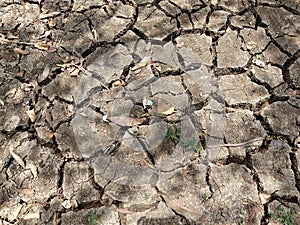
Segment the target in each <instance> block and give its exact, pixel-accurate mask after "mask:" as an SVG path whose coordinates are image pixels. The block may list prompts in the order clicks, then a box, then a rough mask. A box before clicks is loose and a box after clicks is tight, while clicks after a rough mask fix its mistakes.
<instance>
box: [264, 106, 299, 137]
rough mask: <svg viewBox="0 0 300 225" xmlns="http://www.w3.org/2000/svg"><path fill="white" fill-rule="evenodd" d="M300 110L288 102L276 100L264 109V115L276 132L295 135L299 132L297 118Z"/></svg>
mask: <svg viewBox="0 0 300 225" xmlns="http://www.w3.org/2000/svg"><path fill="white" fill-rule="evenodd" d="M299 112H300V111H299V109H297V108H295V107H292V106H291V105H289V104H288V103H286V102H274V103H272V104H271V105H269V106H267V107H266V108H264V109H263V110H262V115H263V116H264V117H265V118H266V120H267V122H268V123H269V124H270V126H271V128H272V130H273V131H274V132H276V133H279V134H282V135H288V136H290V137H295V136H297V135H298V132H299V124H297V120H296V119H297V117H298V115H299Z"/></svg>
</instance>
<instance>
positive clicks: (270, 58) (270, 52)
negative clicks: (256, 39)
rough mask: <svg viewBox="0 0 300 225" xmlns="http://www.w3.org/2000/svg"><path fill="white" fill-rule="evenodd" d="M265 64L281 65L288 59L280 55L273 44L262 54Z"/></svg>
mask: <svg viewBox="0 0 300 225" xmlns="http://www.w3.org/2000/svg"><path fill="white" fill-rule="evenodd" d="M263 56H264V57H265V58H266V61H267V62H270V63H276V64H279V65H283V64H284V63H285V62H286V60H287V59H288V57H287V55H286V54H284V53H282V52H281V51H280V50H279V49H278V48H277V47H276V46H275V45H274V44H273V43H271V44H269V45H268V47H267V49H266V50H265V51H264V52H263Z"/></svg>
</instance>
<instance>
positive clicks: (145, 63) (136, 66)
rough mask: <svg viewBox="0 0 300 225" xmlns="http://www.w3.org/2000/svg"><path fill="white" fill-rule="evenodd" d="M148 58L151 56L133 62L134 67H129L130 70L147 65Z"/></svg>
mask: <svg viewBox="0 0 300 225" xmlns="http://www.w3.org/2000/svg"><path fill="white" fill-rule="evenodd" d="M150 59H151V57H145V58H143V59H142V61H140V62H139V63H137V64H135V65H134V67H132V68H131V70H133V71H135V70H138V69H140V68H143V67H145V66H147V65H148V62H149V60H150Z"/></svg>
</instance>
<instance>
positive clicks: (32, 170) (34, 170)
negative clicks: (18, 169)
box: [27, 163, 38, 179]
mask: <svg viewBox="0 0 300 225" xmlns="http://www.w3.org/2000/svg"><path fill="white" fill-rule="evenodd" d="M27 167H28V168H29V169H30V172H31V173H32V175H33V179H37V178H38V176H37V174H38V170H37V167H36V166H35V165H33V164H31V163H30V164H28V166H27Z"/></svg>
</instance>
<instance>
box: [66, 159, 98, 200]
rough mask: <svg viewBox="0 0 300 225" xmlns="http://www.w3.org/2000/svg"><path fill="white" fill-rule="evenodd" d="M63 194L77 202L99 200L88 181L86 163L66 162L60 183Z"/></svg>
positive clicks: (88, 175)
mask: <svg viewBox="0 0 300 225" xmlns="http://www.w3.org/2000/svg"><path fill="white" fill-rule="evenodd" d="M62 189H63V193H64V196H65V197H66V198H67V199H69V200H75V201H76V202H78V203H82V202H89V201H96V200H99V197H100V195H99V193H98V191H97V190H96V189H94V188H93V185H92V184H91V183H90V173H89V167H88V165H87V164H86V163H84V162H82V163H74V162H71V163H67V164H66V165H65V168H64V180H63V185H62Z"/></svg>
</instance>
